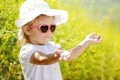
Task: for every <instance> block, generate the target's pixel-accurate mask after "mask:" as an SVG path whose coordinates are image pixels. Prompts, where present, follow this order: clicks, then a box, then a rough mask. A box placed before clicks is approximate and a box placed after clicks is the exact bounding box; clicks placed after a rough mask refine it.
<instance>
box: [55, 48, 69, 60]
mask: <svg viewBox="0 0 120 80" xmlns="http://www.w3.org/2000/svg"><path fill="white" fill-rule="evenodd" d="M56 55H58V57H59V60H60V61H69V59H70V57H71V54H70V52H69V51H66V50H57V51H56Z"/></svg>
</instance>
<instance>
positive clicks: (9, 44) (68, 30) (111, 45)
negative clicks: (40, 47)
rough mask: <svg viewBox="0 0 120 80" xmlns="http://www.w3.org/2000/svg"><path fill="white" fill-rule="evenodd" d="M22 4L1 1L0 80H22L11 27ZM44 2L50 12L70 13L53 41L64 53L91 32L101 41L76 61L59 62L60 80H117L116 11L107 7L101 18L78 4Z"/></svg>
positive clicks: (119, 27)
mask: <svg viewBox="0 0 120 80" xmlns="http://www.w3.org/2000/svg"><path fill="white" fill-rule="evenodd" d="M23 1H24V0H10V1H9V0H4V1H3V0H0V80H24V79H23V75H22V72H21V66H20V63H19V58H18V55H19V50H20V47H19V44H17V27H16V26H15V24H14V21H15V20H16V19H18V16H19V7H20V5H21V4H22V2H23ZM46 1H47V2H48V3H49V5H50V7H51V8H57V9H64V10H67V11H68V13H69V20H68V22H67V23H66V24H64V25H60V27H58V28H57V31H56V32H55V35H54V37H53V39H52V40H53V41H55V42H56V43H60V44H61V45H62V47H63V48H65V49H66V50H69V49H71V48H73V47H74V46H76V45H77V44H79V43H80V41H81V40H82V39H84V38H85V36H86V35H88V34H89V33H92V32H96V33H98V34H99V33H100V34H101V35H102V36H103V38H104V39H103V42H102V43H101V44H98V45H91V46H89V48H87V50H86V51H85V52H84V53H83V54H82V55H81V56H80V57H78V58H76V59H75V60H73V61H71V62H60V65H61V71H62V75H63V80H120V23H119V21H118V20H120V19H119V18H117V20H116V18H114V16H116V14H117V11H114V9H112V8H111V7H110V8H109V9H107V10H106V11H107V14H102V16H101V15H96V13H95V14H93V13H92V14H91V13H90V12H87V10H86V9H85V8H83V7H82V6H80V3H81V2H82V1H79V0H74V1H73V0H46ZM90 1H91V2H90V6H89V7H95V6H94V0H90ZM101 1H103V0H101ZM103 2H104V1H103ZM105 3H106V2H105ZM90 9H94V8H90ZM118 9H119V8H118ZM95 12H96V11H95ZM103 13H104V12H103ZM99 14H100V12H99ZM111 15H112V18H111ZM93 16H94V17H93ZM117 16H118V17H120V16H119V15H118V14H117Z"/></svg>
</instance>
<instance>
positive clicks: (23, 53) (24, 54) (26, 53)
mask: <svg viewBox="0 0 120 80" xmlns="http://www.w3.org/2000/svg"><path fill="white" fill-rule="evenodd" d="M35 51H36V50H35V49H34V48H33V46H31V45H28V44H27V45H24V46H23V47H22V48H21V50H20V55H19V59H20V62H21V63H29V62H30V57H31V56H32V54H33V53H34V52H35Z"/></svg>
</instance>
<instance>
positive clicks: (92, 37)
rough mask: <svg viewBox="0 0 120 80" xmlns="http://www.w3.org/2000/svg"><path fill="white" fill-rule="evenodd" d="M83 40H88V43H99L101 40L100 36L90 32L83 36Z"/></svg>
mask: <svg viewBox="0 0 120 80" xmlns="http://www.w3.org/2000/svg"><path fill="white" fill-rule="evenodd" d="M85 41H88V43H89V44H95V43H100V42H101V41H102V36H101V35H96V34H95V33H92V34H89V35H88V36H87V37H86V38H85Z"/></svg>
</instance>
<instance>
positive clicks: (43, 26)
mask: <svg viewBox="0 0 120 80" xmlns="http://www.w3.org/2000/svg"><path fill="white" fill-rule="evenodd" d="M40 29H41V31H42V32H43V33H45V32H47V30H48V26H47V25H42V26H41V27H40Z"/></svg>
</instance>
